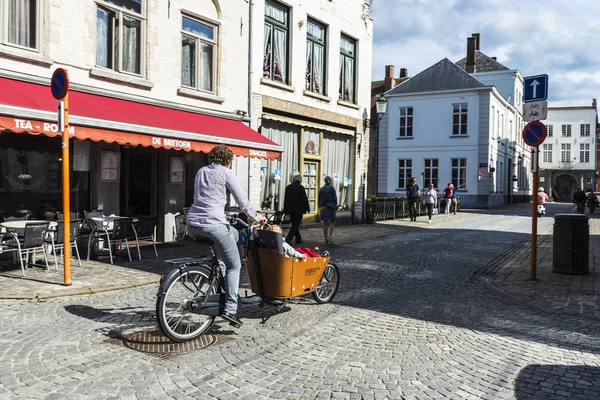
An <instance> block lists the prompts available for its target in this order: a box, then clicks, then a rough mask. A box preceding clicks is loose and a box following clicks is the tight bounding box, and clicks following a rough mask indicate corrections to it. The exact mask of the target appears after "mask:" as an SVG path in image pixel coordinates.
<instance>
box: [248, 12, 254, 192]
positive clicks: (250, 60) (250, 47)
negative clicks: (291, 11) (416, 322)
mask: <svg viewBox="0 0 600 400" xmlns="http://www.w3.org/2000/svg"><path fill="white" fill-rule="evenodd" d="M253 11H254V3H253V0H248V118H250V128H252V123H253V122H252V80H253V79H254V70H253V67H252V65H253V64H254V61H253V58H252V54H253V53H254V51H253V47H254V46H253V44H252V42H253V37H252V33H253V27H252V19H253V18H252V14H253ZM251 168H252V163H251V161H250V156H248V197H250V169H251Z"/></svg>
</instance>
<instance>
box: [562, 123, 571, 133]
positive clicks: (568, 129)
mask: <svg viewBox="0 0 600 400" xmlns="http://www.w3.org/2000/svg"><path fill="white" fill-rule="evenodd" d="M562 135H563V136H571V125H563V126H562Z"/></svg>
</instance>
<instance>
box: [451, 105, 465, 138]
mask: <svg viewBox="0 0 600 400" xmlns="http://www.w3.org/2000/svg"><path fill="white" fill-rule="evenodd" d="M467 111H468V107H467V103H461V104H453V105H452V135H466V134H467Z"/></svg>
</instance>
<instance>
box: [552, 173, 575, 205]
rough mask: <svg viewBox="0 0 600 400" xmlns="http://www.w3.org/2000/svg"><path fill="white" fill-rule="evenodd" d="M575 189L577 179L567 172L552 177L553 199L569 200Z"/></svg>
mask: <svg viewBox="0 0 600 400" xmlns="http://www.w3.org/2000/svg"><path fill="white" fill-rule="evenodd" d="M575 190H577V181H576V180H575V178H574V177H572V176H571V175H568V174H563V175H559V176H557V177H556V178H555V179H554V184H553V185H552V194H553V198H554V200H555V201H564V202H570V201H571V199H572V198H573V193H575Z"/></svg>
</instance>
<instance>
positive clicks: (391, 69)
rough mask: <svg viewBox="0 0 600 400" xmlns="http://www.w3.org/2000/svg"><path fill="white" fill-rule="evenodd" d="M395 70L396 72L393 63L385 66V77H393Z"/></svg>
mask: <svg viewBox="0 0 600 400" xmlns="http://www.w3.org/2000/svg"><path fill="white" fill-rule="evenodd" d="M395 72H396V67H394V66H393V65H386V66H385V78H386V79H388V78H393V77H394V73H395Z"/></svg>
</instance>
